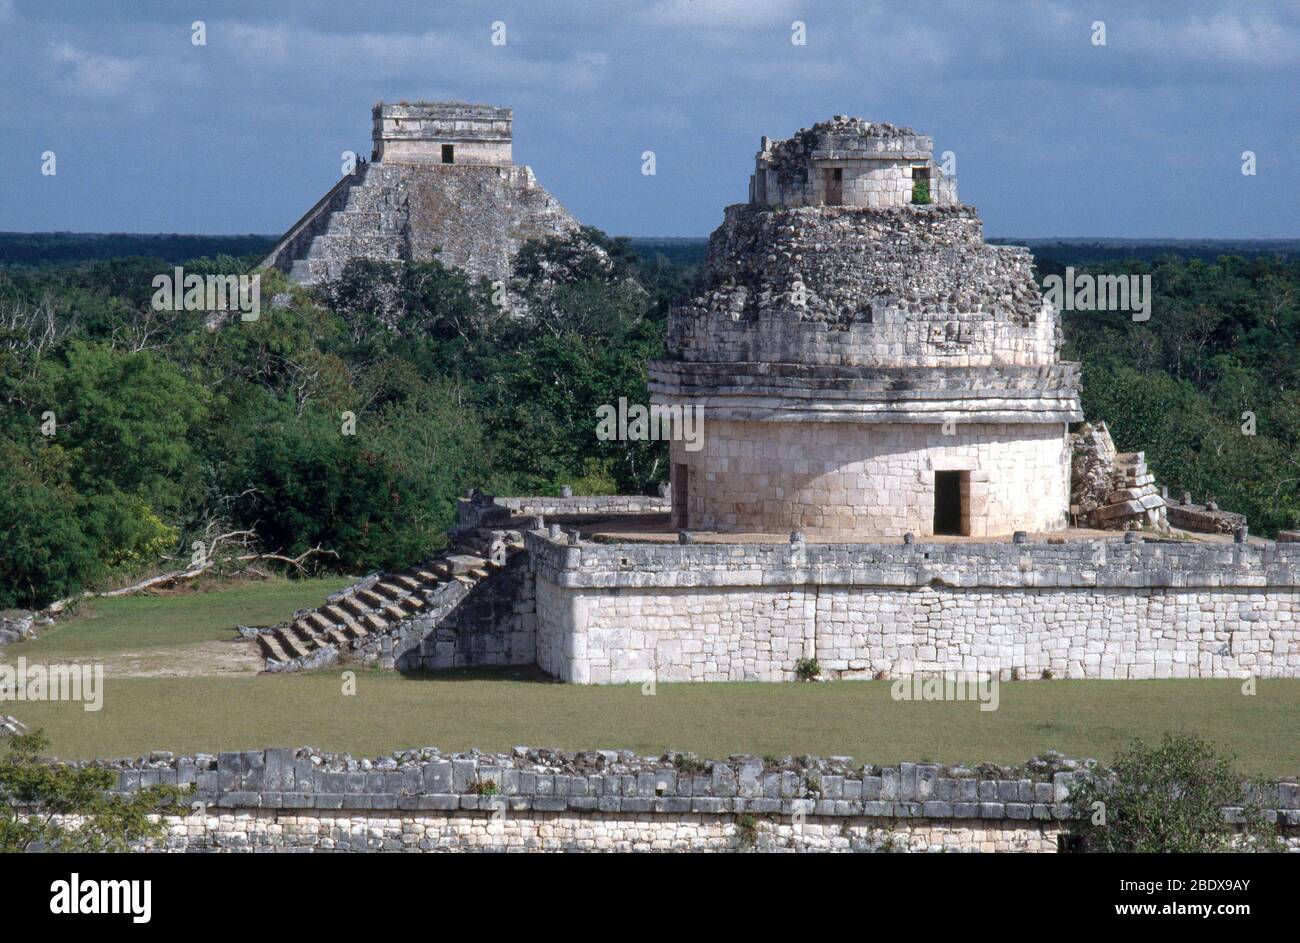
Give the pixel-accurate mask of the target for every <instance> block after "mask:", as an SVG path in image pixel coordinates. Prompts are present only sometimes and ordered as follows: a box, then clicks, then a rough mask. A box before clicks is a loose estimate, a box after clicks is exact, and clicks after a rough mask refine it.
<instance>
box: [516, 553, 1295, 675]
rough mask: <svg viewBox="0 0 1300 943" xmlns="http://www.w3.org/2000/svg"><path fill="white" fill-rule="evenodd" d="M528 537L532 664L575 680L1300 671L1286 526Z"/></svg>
mask: <svg viewBox="0 0 1300 943" xmlns="http://www.w3.org/2000/svg"><path fill="white" fill-rule="evenodd" d="M526 543H527V546H528V550H529V555H530V559H531V562H532V566H533V568H534V573H535V574H536V593H537V616H538V624H537V625H538V635H537V646H538V663H539V665H540V666H541V667H542V668H543V669H544V670H546V671H548V672H550V673H551V674H554V675H556V676H557V677H559V678H561V679H562V680H565V681H571V682H575V683H582V684H592V683H621V682H644V681H647V680H650V679H658V680H665V681H666V680H692V681H705V680H732V681H740V680H771V681H775V680H791V679H793V678H794V677H795V663H796V662H797V661H798V659H799V658H800V657H807V658H816V659H817V660H818V661H819V663H820V664H821V666H822V668H823V669H824V670H825V671H826V672H828V673H829V674H831V675H832V676H838V677H845V678H869V677H873V676H876V675H878V674H879V675H880V676H882V677H899V676H902V675H907V674H911V673H913V672H916V671H935V670H946V671H959V670H969V671H980V672H992V673H996V674H997V675H998V676H999V677H1000V678H1001V679H1003V680H1009V679H1011V678H1012V677H1015V676H1019V677H1022V678H1037V677H1041V676H1043V673H1044V672H1046V671H1050V672H1051V675H1052V676H1053V677H1056V678H1129V679H1142V678H1189V677H1190V678H1198V677H1199V678H1243V677H1246V676H1247V675H1253V676H1257V677H1288V678H1294V677H1300V546H1296V545H1291V544H1277V545H1274V546H1271V547H1263V548H1261V547H1254V546H1247V545H1241V544H1237V545H1221V544H1215V545H1208V544H1187V543H1183V542H1177V541H1170V542H1154V541H1152V542H1147V543H1136V544H1128V543H1123V542H1119V541H1076V542H1070V543H1062V544H1046V543H1032V544H913V545H910V546H904V545H898V546H884V545H879V544H875V545H871V544H859V545H846V544H802V543H799V544H791V545H789V546H781V545H772V544H730V545H726V544H722V545H719V544H687V545H681V544H674V545H663V544H653V545H652V544H613V545H604V544H587V543H583V544H580V545H577V546H572V545H569V544H567V543H565V542H562V540H552V539H550V538H548V537H546V536H545V535H544V534H541V533H529V534H527V535H526ZM1293 548H1294V549H1293Z"/></svg>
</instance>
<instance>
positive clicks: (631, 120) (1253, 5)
mask: <svg viewBox="0 0 1300 943" xmlns="http://www.w3.org/2000/svg"><path fill="white" fill-rule="evenodd" d="M195 20H202V21H203V22H204V24H205V26H206V29H207V45H206V46H194V45H193V44H192V43H191V23H192V22H193V21H195ZM497 20H500V21H502V22H504V23H505V24H506V44H505V45H504V46H494V45H492V43H491V35H492V24H493V22H494V21H497ZM795 20H800V21H802V22H804V23H805V24H806V35H807V44H806V45H804V46H796V45H793V44H792V43H791V41H790V40H791V24H792V23H793V22H794V21H795ZM1098 20H1100V21H1103V22H1104V23H1105V27H1106V45H1105V46H1104V47H1100V46H1095V45H1093V42H1092V24H1093V23H1094V22H1095V21H1098ZM1298 93H1300V3H1297V2H1294V0H1279V2H1253V0H1238V2H1222V0H1185V2H1179V3H1171V2H1148V0H1125V2H1121V3H1113V2H1085V0H1025V2H1020V0H963V2H940V0H934V2H928V0H905V2H893V0H891V2H885V0H879V2H873V0H842V2H841V0H802V2H786V0H619V2H616V3H615V2H605V0H553V2H549V0H523V2H514V0H486V2H485V0H474V2H471V0H464V2H458V0H397V2H392V3H384V2H380V0H368V2H364V3H357V2H337V0H336V2H315V0H298V2H278V3H270V4H268V3H265V2H262V0H256V2H255V0H225V2H204V0H190V2H178V0H129V2H128V0H102V2H91V0H84V2H59V0H0V135H2V138H0V139H2V140H3V142H4V147H3V148H0V230H54V229H67V230H85V231H123V232H202V233H246V232H258V233H279V232H282V231H283V230H284V229H286V228H287V227H288V226H289V225H290V224H291V223H293V222H294V221H295V220H296V219H297V218H298V217H299V216H300V215H301V214H302V213H303V212H305V211H306V210H307V209H308V208H309V207H310V206H311V205H312V204H313V203H314V202H315V201H316V200H317V199H318V198H319V197H320V196H321V195H322V194H323V193H324V192H325V190H326V188H327V187H329V185H330V184H331V182H332V181H333V180H334V179H336V178H337V176H338V174H339V164H340V160H339V153H340V151H342V150H344V149H348V148H350V149H353V150H356V151H359V152H363V153H365V152H368V150H369V134H370V127H369V109H370V106H371V105H372V104H373V103H374V102H375V101H378V100H381V99H386V100H401V99H415V98H431V99H437V98H456V99H464V100H470V101H484V102H491V103H494V104H502V105H509V106H512V107H513V108H514V109H515V159H516V161H518V162H520V163H527V164H530V165H532V167H533V169H534V170H535V171H536V173H537V175H538V178H539V179H540V181H541V182H542V184H543V185H544V186H546V187H547V188H548V189H549V190H550V191H551V192H552V193H553V194H555V195H556V196H557V197H558V198H559V199H560V200H561V202H563V203H564V204H565V206H566V207H568V209H569V210H570V211H571V212H573V213H574V215H576V216H577V217H578V218H579V219H581V220H582V221H583V222H586V223H590V224H592V225H596V226H599V227H601V228H602V229H605V230H607V231H609V232H611V233H617V234H628V235H682V236H700V235H706V234H707V233H708V232H709V231H711V230H712V229H713V228H714V227H715V226H716V225H717V224H718V222H719V221H720V220H721V216H722V208H723V207H724V206H725V205H726V204H728V203H734V202H737V201H740V200H742V199H744V197H745V187H746V181H747V179H748V174H749V172H750V170H751V169H752V163H753V156H754V152H755V151H756V150H757V147H758V142H759V138H760V136H762V135H764V134H767V135H770V136H773V137H785V136H788V135H789V134H791V133H793V132H794V131H796V130H798V129H799V128H800V127H803V126H806V125H809V124H812V123H813V122H814V121H817V120H820V119H823V118H827V117H829V116H831V115H832V114H855V115H861V116H863V117H867V118H870V119H872V120H877V121H890V122H893V123H895V124H905V125H910V126H912V127H914V128H916V129H917V130H920V131H923V132H925V133H929V134H931V135H933V137H934V140H935V146H936V148H935V149H936V151H944V150H951V151H953V152H954V153H955V154H956V155H957V177H958V181H959V187H960V193H961V196H962V199H963V200H965V201H966V202H968V203H973V204H975V205H976V206H978V207H979V208H980V210H981V212H982V214H983V216H984V219H985V222H986V231H987V233H988V234H989V235H993V236H1010V235H1018V236H1025V237H1034V236H1050V235H1063V236H1130V237H1159V236H1175V237H1196V236H1200V237H1245V238H1295V237H1300V187H1297V186H1296V182H1297V179H1298V177H1300V175H1298V174H1297V169H1298V167H1297V163H1298V161H1297V153H1300V94H1298ZM47 150H48V151H54V152H55V154H56V155H57V160H58V173H57V175H56V176H54V177H49V176H43V175H42V174H41V172H40V169H41V154H42V153H43V152H44V151H47ZM645 150H653V151H655V153H656V155H657V171H658V172H657V174H656V175H655V176H653V177H648V176H644V175H643V174H642V173H641V154H642V152H643V151H645ZM1245 150H1251V151H1254V152H1255V154H1256V155H1257V166H1258V173H1257V175H1256V176H1253V177H1248V176H1244V175H1242V173H1241V154H1242V152H1243V151H1245Z"/></svg>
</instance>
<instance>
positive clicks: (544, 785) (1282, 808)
mask: <svg viewBox="0 0 1300 943" xmlns="http://www.w3.org/2000/svg"><path fill="white" fill-rule="evenodd" d="M682 760H683V758H682V757H681V756H680V755H678V754H666V755H664V756H662V757H638V756H636V755H635V754H632V753H630V752H627V751H622V752H616V751H611V750H601V751H592V752H587V753H558V752H555V751H550V750H530V749H526V748H523V747H517V748H516V749H515V750H514V751H513V752H512V753H510V754H483V753H478V752H477V751H476V752H473V753H465V754H452V755H442V754H440V753H439V751H437V750H435V749H432V748H426V749H422V750H408V751H400V752H397V753H394V754H392V755H391V756H389V757H382V758H379V759H376V760H369V759H365V760H356V759H353V758H351V757H349V756H347V755H346V754H344V755H339V754H321V753H317V752H315V751H313V750H310V749H303V750H297V751H293V750H285V749H273V750H261V751H253V752H244V753H222V754H220V755H218V756H212V755H198V756H183V757H179V758H175V757H172V756H170V755H169V754H161V755H159V754H154V755H153V756H151V757H149V758H146V759H142V760H138V761H127V762H121V761H115V762H113V763H111V764H109V765H111V766H112V767H113V768H115V769H117V770H118V777H119V778H118V790H119V791H131V790H135V789H139V788H141V787H143V786H151V785H156V784H161V785H172V786H178V787H181V788H183V789H187V790H188V791H189V793H190V795H188V796H187V797H186V802H187V803H194V802H197V803H199V808H198V810H197V811H194V812H192V813H191V814H187V815H184V816H169V817H167V818H166V823H167V826H168V828H167V835H166V837H165V838H164V839H163V840H162V841H161V842H159V843H157V844H155V845H153V846H152V847H151V850H156V851H271V852H274V851H297V850H314V851H408V852H420V851H486V850H492V851H510V850H520V851H523V850H539V851H542V850H545V851H671V850H682V851H747V850H759V851H789V850H824V851H891V850H897V851H935V850H945V851H1055V850H1056V847H1057V846H1056V836H1057V835H1058V834H1059V833H1060V832H1061V831H1063V830H1064V829H1065V828H1066V826H1067V824H1068V821H1069V815H1070V809H1069V806H1068V805H1067V803H1066V800H1067V797H1068V795H1069V790H1070V787H1071V785H1072V784H1073V783H1074V782H1075V781H1076V779H1077V778H1079V777H1082V776H1085V775H1088V773H1087V770H1088V768H1089V767H1090V762H1084V763H1079V762H1077V761H1074V760H1069V759H1066V758H1064V757H1060V756H1056V755H1052V756H1048V757H1044V758H1038V759H1034V760H1031V761H1029V763H1027V764H1026V765H1025V766H1023V767H1018V768H1007V769H992V768H990V767H986V766H981V767H980V768H979V769H978V770H976V769H974V768H970V767H942V766H938V765H932V764H929V765H927V764H923V765H917V764H912V763H903V764H900V765H898V766H887V767H877V766H862V765H856V764H854V763H853V761H852V760H851V759H850V758H848V757H831V758H806V759H804V760H801V761H798V762H796V761H794V760H793V759H791V758H789V757H786V758H782V759H780V760H777V761H772V762H768V761H764V760H760V759H757V758H755V757H749V756H734V757H731V758H729V759H728V760H722V761H706V762H701V761H699V760H695V759H693V758H692V759H691V762H689V763H686V762H683V761H682ZM1260 801H1261V803H1262V804H1263V805H1264V806H1265V808H1267V809H1269V810H1271V812H1270V813H1269V814H1270V815H1271V817H1272V818H1273V819H1274V820H1278V821H1281V822H1282V823H1283V825H1284V827H1285V828H1286V829H1287V835H1288V838H1289V840H1290V841H1292V843H1294V844H1297V845H1300V841H1297V836H1296V834H1295V830H1296V827H1297V826H1300V788H1298V787H1297V786H1296V784H1294V783H1278V784H1276V785H1274V786H1272V787H1270V789H1269V791H1268V792H1267V793H1265V794H1264V795H1262V796H1261V799H1260ZM1225 815H1226V816H1228V817H1229V818H1231V815H1232V810H1225Z"/></svg>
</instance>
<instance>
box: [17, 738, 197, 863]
mask: <svg viewBox="0 0 1300 943" xmlns="http://www.w3.org/2000/svg"><path fill="white" fill-rule="evenodd" d="M46 746H48V741H47V740H46V738H45V736H44V734H43V733H41V732H40V731H36V732H34V733H25V734H18V735H17V736H14V737H11V738H9V741H8V750H7V751H6V754H5V756H4V758H3V759H0V852H24V851H52V852H121V851H131V850H132V849H133V848H134V847H136V846H137V845H138V844H139V843H141V842H143V841H146V840H148V839H157V838H161V837H162V836H163V834H164V833H165V829H164V826H163V825H162V824H161V823H160V822H154V821H151V820H150V818H149V817H150V816H151V815H158V814H163V813H166V812H167V811H169V810H171V809H173V808H175V807H176V806H177V805H178V803H179V800H180V795H181V793H180V790H178V789H177V788H176V787H175V786H150V787H148V788H146V789H140V790H138V791H136V792H133V793H130V794H128V795H109V794H108V792H107V791H108V790H109V789H112V788H113V787H115V786H116V785H117V774H116V773H114V771H113V770H110V769H103V768H99V767H75V766H68V765H65V764H60V763H52V762H49V761H47V760H45V759H43V758H42V757H41V751H42V750H44V749H45V748H46ZM69 817H75V818H76V819H77V824H76V825H69V824H68V823H67V819H68V818H69Z"/></svg>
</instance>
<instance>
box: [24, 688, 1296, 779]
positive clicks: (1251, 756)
mask: <svg viewBox="0 0 1300 943" xmlns="http://www.w3.org/2000/svg"><path fill="white" fill-rule="evenodd" d="M1000 693H1001V705H1000V707H999V709H998V710H997V711H990V712H981V711H979V710H978V709H977V706H976V705H975V704H973V703H971V702H961V703H954V702H947V703H943V702H940V703H916V702H896V701H894V700H892V698H891V697H890V684H889V682H884V681H880V682H871V681H845V682H835V683H827V684H799V683H789V684H693V685H692V684H661V685H660V686H659V688H658V691H657V693H656V694H654V695H653V696H645V695H643V694H642V693H641V689H640V688H639V687H638V686H635V685H630V686H615V687H583V686H577V685H561V684H549V683H543V682H538V681H536V680H532V679H528V678H523V677H521V676H519V675H499V676H495V677H484V676H482V675H478V676H474V677H469V678H466V677H455V676H452V677H436V678H403V677H401V676H398V675H394V674H389V673H384V672H368V671H366V672H359V673H358V676H357V693H356V694H355V695H354V696H343V694H342V693H341V683H340V676H339V672H335V671H331V672H321V673H315V674H308V675H288V676H257V677H239V678H229V679H223V678H206V677H204V678H120V679H113V678H109V679H108V681H107V687H106V692H105V706H104V709H103V711H101V712H99V713H89V712H85V711H83V710H82V709H81V706H80V705H79V704H67V703H62V704H59V703H55V704H50V703H24V704H10V705H7V706H6V707H5V710H6V712H8V713H14V714H16V715H17V716H18V717H19V719H21V720H23V721H26V722H27V723H29V724H31V725H32V726H34V727H44V728H45V731H46V733H47V734H48V735H49V736H50V737H51V740H52V750H53V752H55V753H57V754H58V755H60V756H63V757H68V758H73V757H78V758H81V757H92V756H128V755H138V754H141V753H144V752H146V751H149V750H153V749H168V750H175V751H178V752H180V751H194V750H204V751H218V750H233V749H254V748H259V747H264V746H302V745H306V744H310V745H312V746H316V747H320V748H323V749H331V750H346V751H350V752H352V753H353V754H354V755H357V756H374V755H379V754H385V753H387V752H389V751H391V750H393V749H398V748H405V747H419V746H437V747H440V748H442V749H443V750H461V749H468V748H470V747H476V746H477V747H480V748H482V749H484V750H494V751H495V750H507V749H509V748H510V747H512V746H514V745H516V744H527V745H530V746H551V747H561V748H567V749H596V748H629V749H633V750H636V751H638V752H641V753H659V752H662V751H664V750H668V749H682V750H693V751H695V752H697V753H700V754H701V755H704V756H708V757H721V756H726V755H727V754H730V753H742V752H744V753H754V754H759V755H762V754H769V753H772V754H783V753H796V754H798V753H813V754H848V755H851V756H853V757H855V758H857V760H858V761H860V762H871V763H891V762H897V761H899V760H918V761H919V760H927V761H932V762H945V763H955V762H979V761H991V762H999V763H1019V762H1021V761H1023V760H1025V759H1027V758H1028V757H1030V756H1031V755H1034V754H1036V753H1040V752H1042V751H1045V750H1047V749H1050V748H1055V749H1058V750H1061V751H1063V752H1065V753H1067V754H1070V755H1072V756H1095V757H1098V758H1099V759H1102V760H1106V759H1109V758H1110V757H1112V756H1113V755H1114V752H1115V750H1116V749H1117V748H1118V747H1120V746H1121V745H1123V744H1124V743H1125V742H1126V741H1127V740H1128V739H1129V738H1131V737H1134V736H1141V737H1144V738H1155V737H1158V736H1159V735H1160V733H1161V732H1162V731H1165V730H1188V731H1195V732H1196V733H1199V734H1201V735H1202V736H1204V737H1207V738H1209V739H1210V740H1213V741H1215V742H1217V743H1219V744H1220V745H1222V746H1224V747H1227V748H1228V749H1230V750H1232V751H1233V752H1235V753H1236V754H1237V757H1238V765H1239V767H1240V768H1241V769H1242V770H1243V771H1245V772H1251V773H1264V774H1268V775H1270V776H1294V775H1295V774H1296V773H1297V772H1300V737H1297V736H1296V730H1297V719H1298V718H1300V680H1276V681H1270V680H1262V681H1260V682H1259V683H1258V693H1257V694H1256V695H1255V696H1251V697H1247V696H1244V695H1243V694H1242V693H1241V689H1240V684H1239V682H1236V681H1132V682H1130V681H1024V682H1015V683H1006V684H1003V685H1002V686H1001V692H1000Z"/></svg>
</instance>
